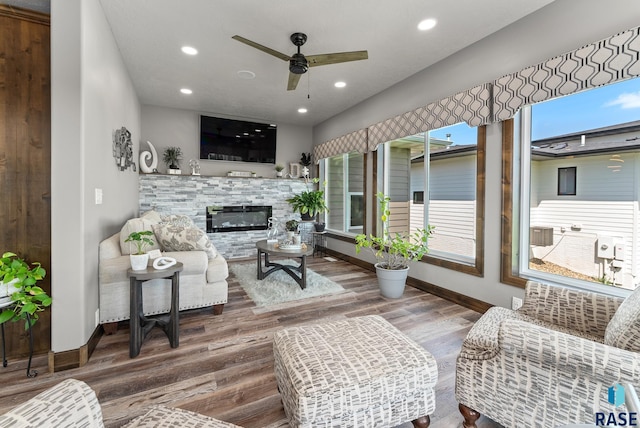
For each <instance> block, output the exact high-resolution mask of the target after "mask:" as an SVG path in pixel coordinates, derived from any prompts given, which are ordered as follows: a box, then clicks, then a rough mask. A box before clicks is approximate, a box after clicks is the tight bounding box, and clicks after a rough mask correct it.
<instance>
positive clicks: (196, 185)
mask: <svg viewBox="0 0 640 428" xmlns="http://www.w3.org/2000/svg"><path fill="white" fill-rule="evenodd" d="M304 190H306V184H305V183H304V181H303V180H297V179H282V178H281V179H272V178H241V177H207V176H195V175H164V174H141V175H140V179H139V191H140V196H139V198H140V204H139V206H140V213H143V212H145V211H149V210H151V209H154V210H156V211H158V212H159V213H160V214H183V215H187V216H189V217H191V218H192V219H193V221H194V222H195V223H196V225H197V226H198V227H199V228H201V229H202V230H206V207H207V206H212V205H218V206H242V205H262V206H264V205H269V206H271V207H272V210H273V214H272V215H273V217H275V218H277V219H278V220H280V221H281V222H282V223H283V224H284V221H286V220H288V219H290V218H297V219H298V220H299V219H300V216H299V214H293V212H292V211H291V206H290V205H289V203H288V202H287V201H286V200H287V198H290V197H291V196H293V195H295V194H298V193H300V192H302V191H304ZM207 235H208V236H209V238H210V239H211V242H213V244H214V245H215V246H216V248H217V249H218V251H220V253H221V254H222V255H223V256H224V257H225V258H226V259H237V258H246V257H255V254H256V247H255V243H256V241H258V240H260V239H266V237H267V232H266V231H265V230H247V231H240V232H223V233H208V234H207Z"/></svg>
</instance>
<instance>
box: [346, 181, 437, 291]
mask: <svg viewBox="0 0 640 428" xmlns="http://www.w3.org/2000/svg"><path fill="white" fill-rule="evenodd" d="M377 196H378V202H379V207H380V211H379V212H380V213H382V214H381V216H380V218H381V220H382V235H381V236H373V235H369V236H368V237H367V235H364V234H360V235H357V236H356V238H355V239H356V253H360V251H361V250H362V248H369V249H370V250H371V252H372V253H373V254H374V255H375V256H376V259H377V260H378V263H376V264H375V267H376V274H377V276H378V285H379V286H380V292H381V293H382V295H383V296H385V297H389V298H398V297H401V296H402V293H403V292H404V287H405V284H406V280H407V275H408V273H409V262H410V261H418V260H420V259H422V256H424V255H425V254H427V253H428V252H429V247H428V238H429V236H430V235H431V234H432V233H433V229H434V227H433V226H431V225H427V228H426V229H417V230H416V231H415V232H414V233H413V234H411V235H408V236H407V235H403V234H400V233H395V234H391V232H389V217H390V215H391V212H390V210H389V201H390V199H389V197H388V196H385V195H384V193H382V192H378V195H377Z"/></svg>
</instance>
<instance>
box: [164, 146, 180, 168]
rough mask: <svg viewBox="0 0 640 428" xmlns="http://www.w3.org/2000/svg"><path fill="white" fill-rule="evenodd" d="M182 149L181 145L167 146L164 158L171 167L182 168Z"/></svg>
mask: <svg viewBox="0 0 640 428" xmlns="http://www.w3.org/2000/svg"><path fill="white" fill-rule="evenodd" d="M181 159H182V149H181V148H180V147H167V148H166V149H164V153H163V154H162V160H163V161H164V163H165V164H166V165H167V166H168V167H169V168H171V169H180V160H181Z"/></svg>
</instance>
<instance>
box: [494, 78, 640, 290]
mask: <svg viewBox="0 0 640 428" xmlns="http://www.w3.org/2000/svg"><path fill="white" fill-rule="evenodd" d="M639 99H640V79H631V80H627V81H623V82H619V83H616V84H611V85H607V86H603V87H599V88H595V89H591V90H588V91H583V92H580V93H576V94H573V95H568V96H565V97H561V98H556V99H553V100H549V101H546V102H542V103H537V104H534V105H532V106H527V107H525V108H523V109H522V110H521V111H520V113H519V114H518V116H517V117H516V119H515V120H510V121H507V122H505V124H504V127H503V138H504V141H503V156H504V158H503V165H505V166H506V168H505V170H504V171H503V174H504V176H503V181H504V182H505V183H510V186H506V188H505V194H504V201H505V204H504V206H503V238H502V239H503V249H506V250H505V251H504V253H503V257H502V264H503V267H502V278H503V281H504V282H507V283H513V284H519V285H521V284H523V282H524V281H525V280H526V279H537V280H542V281H548V282H554V283H560V284H565V285H568V286H574V287H579V288H584V289H589V290H592V291H598V292H603V293H608V294H624V293H621V292H620V291H617V289H635V288H636V287H637V286H638V285H639V283H640V277H639V274H640V222H638V218H640V217H639V215H640V208H639V207H640V180H639V179H638V177H639V173H638V171H640V102H638V100H639ZM511 138H513V139H514V140H515V143H514V144H513V145H512V146H510V144H511V141H509V140H510V139H511ZM578 169H579V170H580V174H577V171H578ZM556 177H557V182H554V181H556V180H554V178H556ZM567 196H570V197H567ZM511 219H513V220H511ZM540 233H544V234H546V233H549V234H550V235H551V236H546V237H545V239H541V238H540V236H537V235H536V236H534V234H538V235H539V234H540Z"/></svg>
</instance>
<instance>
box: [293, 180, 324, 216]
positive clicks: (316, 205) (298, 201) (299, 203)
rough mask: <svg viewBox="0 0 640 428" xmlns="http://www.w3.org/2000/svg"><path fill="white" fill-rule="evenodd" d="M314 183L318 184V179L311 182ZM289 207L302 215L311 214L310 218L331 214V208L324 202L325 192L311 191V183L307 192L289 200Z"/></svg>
mask: <svg viewBox="0 0 640 428" xmlns="http://www.w3.org/2000/svg"><path fill="white" fill-rule="evenodd" d="M311 181H312V182H313V183H318V181H319V180H318V179H317V178H314V179H313V180H311ZM287 202H289V205H291V208H292V209H293V212H299V213H300V214H309V216H310V217H314V216H315V215H316V214H318V213H323V212H329V207H327V203H326V202H325V200H324V191H323V190H311V189H309V182H308V181H307V190H305V191H304V192H302V193H300V194H298V195H295V196H292V197H291V198H289V199H287Z"/></svg>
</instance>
